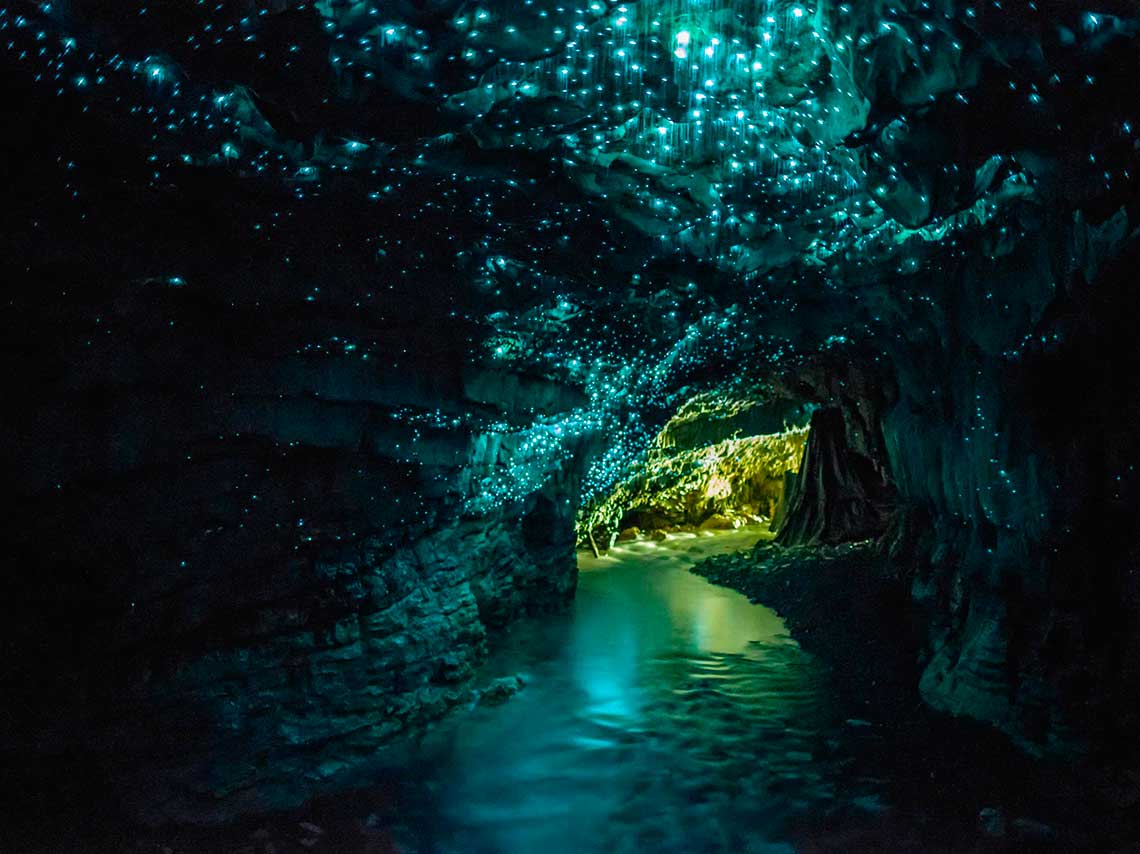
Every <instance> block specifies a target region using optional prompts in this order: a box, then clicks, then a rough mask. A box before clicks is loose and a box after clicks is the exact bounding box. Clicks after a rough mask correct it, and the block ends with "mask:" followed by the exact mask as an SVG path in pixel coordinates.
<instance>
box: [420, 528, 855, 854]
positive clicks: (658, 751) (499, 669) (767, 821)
mask: <svg viewBox="0 0 1140 854" xmlns="http://www.w3.org/2000/svg"><path fill="white" fill-rule="evenodd" d="M759 536H760V534H759V532H758V531H757V530H744V531H737V532H732V533H725V534H717V535H706V536H697V535H688V536H677V537H675V538H671V539H670V540H669V541H667V542H665V543H652V542H647V541H643V542H638V543H632V544H628V545H625V546H619V547H617V548H615V549H614V550H613V551H611V552H610V554H609V555H606V556H604V557H602V558H593V557H592V556H589V555H581V556H580V557H579V568H580V573H581V574H580V578H579V585H578V594H577V597H576V599H575V602H574V604H573V606H572V608H571V609H570V610H569V612H568V613H566V614H561V615H557V616H552V617H546V618H540V619H534V620H528V621H524V622H523V623H520V624H519V625H517V626H516V627H515V628H514V629H513V630H512V631H511V632H510V634H509V635H508V636H507V638H506V639H505V640H504V641H503V642H502V643H501V644H499V645H497V648H496V650H495V651H494V653H493V654H492V656H491V659H490V660H489V661H488V663H487V666H486V668H485V671H484V675H485V676H486V677H487V678H493V677H494V676H497V675H506V674H514V673H518V674H521V675H522V676H523V677H524V678H525V679H526V682H527V685H526V687H525V688H524V689H523V690H522V691H521V692H520V693H519V694H517V695H516V696H515V697H513V698H511V699H510V700H508V701H507V702H506V703H504V704H502V705H499V706H490V707H482V708H477V709H475V710H473V711H472V712H470V713H468V714H461V715H460V716H458V717H456V718H455V719H453V720H452V721H450V722H448V723H446V724H444V725H443V726H442V727H440V728H438V729H436V730H434V731H433V732H432V734H431V735H430V736H429V737H428V738H427V739H426V740H425V741H424V743H423V744H422V745H421V748H420V752H419V755H418V756H417V757H416V761H415V765H416V766H417V767H418V769H419V771H418V773H419V774H420V775H421V779H420V780H419V783H420V784H421V785H422V787H423V789H422V790H423V792H425V793H430V796H428V797H425V798H424V799H423V800H422V801H421V802H420V803H419V806H417V807H413V808H412V813H413V814H411V815H409V814H408V813H407V812H404V816H403V817H404V818H405V819H406V820H407V821H408V823H407V824H406V825H405V828H406V833H407V834H408V835H407V837H406V838H404V839H403V840H401V841H402V847H404V848H407V849H410V850H418V851H440V852H453V851H454V852H503V854H516V852H517V854H522V853H523V852H542V854H561V852H585V851H606V852H623V851H646V850H651V851H665V852H674V851H675V852H703V851H724V852H729V851H731V852H747V851H755V852H778V851H790V850H791V848H790V846H789V845H788V844H787V842H786V839H787V827H788V825H789V822H790V821H791V820H792V819H794V818H795V817H797V816H800V815H803V814H805V813H806V811H808V810H813V811H815V810H820V809H826V808H827V807H828V805H829V804H831V803H834V802H836V801H838V800H840V799H842V800H843V801H844V802H845V803H848V804H850V803H860V802H861V803H864V804H868V805H869V806H872V807H873V805H874V802H875V798H876V793H877V791H878V787H877V784H876V781H873V780H860V779H857V778H856V779H851V778H850V776H849V775H846V774H845V773H844V766H845V763H844V761H843V760H842V758H841V753H840V751H838V750H837V748H838V745H839V743H840V741H839V738H840V736H841V735H843V736H844V737H850V730H851V725H850V724H849V723H845V722H844V717H845V716H844V715H843V714H842V713H841V710H840V709H838V708H836V703H835V702H834V701H833V700H832V698H831V696H830V694H829V689H828V678H827V673H826V672H825V670H824V668H823V667H822V665H821V664H820V663H819V662H818V661H817V660H816V659H815V658H813V657H812V656H811V655H809V654H808V653H806V652H804V651H803V650H802V649H800V647H799V646H798V644H796V643H795V641H793V640H792V639H791V638H790V637H789V636H788V633H787V630H786V628H785V626H784V624H783V621H782V620H781V619H780V618H779V617H778V616H777V615H776V613H775V612H773V611H772V610H770V609H768V608H765V607H763V606H761V605H754V604H751V603H750V602H749V601H748V600H747V599H746V598H745V597H744V596H742V595H741V594H739V593H736V592H735V591H732V590H728V589H726V588H722V587H717V586H714V585H712V584H709V583H708V582H707V581H705V580H704V579H702V578H700V577H698V576H696V575H693V574H692V573H690V572H688V567H689V566H691V565H692V564H693V563H694V562H695V561H696V560H699V559H702V558H704V557H707V556H709V555H711V554H717V553H722V552H726V551H734V550H738V549H741V548H746V547H747V546H749V545H751V544H752V543H754V542H755V541H756V540H757V539H758V537H759Z"/></svg>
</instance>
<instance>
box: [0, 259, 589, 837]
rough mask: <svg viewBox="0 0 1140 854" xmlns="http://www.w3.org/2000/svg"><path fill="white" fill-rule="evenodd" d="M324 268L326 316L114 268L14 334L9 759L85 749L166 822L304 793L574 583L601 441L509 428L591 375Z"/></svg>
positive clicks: (442, 704) (557, 410) (140, 807)
mask: <svg viewBox="0 0 1140 854" xmlns="http://www.w3.org/2000/svg"><path fill="white" fill-rule="evenodd" d="M324 281H325V284H324V289H325V293H326V294H328V293H329V292H330V291H331V295H330V296H329V301H328V302H327V303H326V304H324V305H322V306H319V307H318V308H316V309H313V308H310V307H309V306H306V304H305V302H304V301H303V300H302V299H295V298H293V297H291V295H290V294H289V292H288V288H287V286H286V285H287V281H286V282H282V283H279V286H278V290H277V294H276V295H277V299H278V301H277V302H276V304H274V305H273V306H272V308H270V309H266V308H265V307H262V308H261V309H260V310H259V311H257V312H254V311H253V309H252V306H250V305H248V304H241V303H240V301H238V300H230V299H228V298H227V295H226V294H225V293H224V291H220V290H218V289H215V288H214V287H212V286H210V285H207V284H198V283H190V284H185V283H175V284H171V283H170V282H168V281H137V280H136V281H131V280H127V281H124V280H122V279H116V278H113V277H110V276H108V277H107V278H106V279H104V280H102V281H100V282H99V284H98V287H92V288H91V290H90V292H87V293H84V292H83V290H82V287H81V286H76V290H75V292H73V299H72V301H71V302H70V303H68V302H66V301H61V302H59V303H54V302H49V303H45V304H42V305H41V307H40V308H39V309H38V312H39V313H38V314H36V315H35V316H31V315H29V314H25V315H24V320H25V321H26V322H27V327H26V329H24V330H18V329H15V328H14V327H13V328H12V329H10V330H9V331H10V332H11V333H12V334H11V335H10V337H9V339H8V342H9V344H10V345H12V344H14V345H15V347H14V349H15V350H16V351H17V352H18V353H19V354H20V355H19V356H17V357H16V360H17V361H16V363H15V364H14V366H13V371H12V373H11V374H10V375H9V392H8V397H9V401H10V402H13V403H15V404H16V405H17V411H16V412H15V413H14V414H13V416H12V417H11V418H10V419H8V420H7V421H6V423H5V425H4V435H3V440H4V444H5V447H6V450H7V453H6V455H5V468H6V475H7V479H6V480H7V482H8V483H9V485H10V486H9V490H10V496H11V497H13V498H14V499H15V504H16V508H15V509H14V510H13V512H12V513H10V514H8V516H7V518H6V520H5V521H6V525H5V541H6V542H7V543H8V545H9V550H10V557H11V558H12V563H11V564H10V567H11V571H8V572H6V573H5V574H4V576H3V580H2V582H0V584H2V585H3V589H2V590H0V597H2V598H3V599H4V601H5V602H6V603H8V606H9V608H10V610H11V616H10V618H9V619H8V621H7V625H6V628H5V632H4V645H5V648H4V650H3V656H2V658H3V663H2V664H0V684H2V687H0V690H2V691H3V693H4V696H5V697H6V703H5V706H6V707H7V712H6V713H5V715H4V717H3V718H2V719H0V750H3V751H4V753H5V755H6V756H7V757H8V758H9V759H10V760H11V761H12V762H13V763H18V762H32V763H34V762H36V761H38V760H37V758H36V757H38V756H49V755H54V754H59V753H61V752H69V753H71V754H75V755H85V756H88V757H89V758H91V759H92V761H94V762H95V763H96V764H97V765H99V766H100V767H102V768H103V769H104V770H105V771H106V773H108V774H109V775H110V777H111V779H112V780H113V781H114V784H115V786H116V787H118V788H120V789H121V791H122V792H123V793H124V794H125V795H126V800H127V802H128V803H129V804H130V806H131V808H132V810H133V811H134V812H136V813H137V814H139V815H141V816H143V817H144V818H146V819H148V820H155V821H158V820H161V819H163V818H179V819H194V820H198V819H200V820H214V819H220V818H223V817H225V816H227V815H229V814H232V813H233V812H234V811H235V810H240V809H251V808H262V807H268V806H275V807H276V806H285V805H288V804H292V803H296V802H297V801H298V800H300V799H302V798H304V797H305V795H306V793H307V792H308V791H309V790H310V789H311V787H312V786H313V785H314V784H316V783H318V782H320V781H322V780H326V779H328V778H330V777H334V776H336V775H338V774H341V773H345V772H347V771H349V770H350V769H351V768H352V767H353V765H354V764H357V763H358V762H360V761H361V760H362V759H364V758H367V757H369V756H371V755H373V754H374V753H375V750H376V748H377V746H378V745H382V744H384V743H385V742H387V741H390V740H391V739H392V738H393V737H394V736H396V735H398V734H399V733H402V732H406V731H407V730H408V729H409V728H411V727H414V726H416V725H418V724H420V723H422V722H424V721H427V720H430V719H432V718H435V717H438V716H439V715H441V714H443V713H444V712H445V711H447V710H448V709H450V708H452V707H454V706H455V705H456V704H458V703H463V702H465V701H468V700H469V699H470V696H471V691H470V688H471V686H470V680H471V677H472V675H473V673H474V669H475V667H476V666H477V665H478V663H479V662H480V660H481V658H482V657H483V655H484V652H485V649H486V644H487V639H488V636H489V635H491V634H492V633H493V632H494V631H495V630H496V629H499V628H501V627H502V626H504V625H505V624H506V623H508V622H509V621H510V620H512V619H514V618H516V617H518V616H520V615H522V614H526V613H532V612H537V611H542V610H546V609H551V608H557V607H560V606H563V605H564V604H565V603H566V602H568V600H569V599H570V598H571V597H572V595H573V591H574V588H575V581H576V567H575V561H574V551H573V550H574V513H575V511H576V509H577V506H578V503H579V499H578V495H579V489H580V479H581V472H582V471H583V469H584V467H585V456H586V454H587V453H588V444H589V441H590V436H589V435H588V434H583V435H582V436H581V437H578V438H577V439H573V440H570V441H568V442H567V443H564V444H563V445H561V446H559V447H560V449H561V453H554V452H550V449H547V451H548V452H547V453H544V454H542V455H536V453H535V452H534V450H533V448H531V447H530V444H528V441H527V437H528V435H529V434H530V433H531V432H533V431H534V430H536V429H541V427H542V425H543V424H544V423H545V422H546V421H548V420H550V418H551V416H553V415H561V414H564V413H565V412H567V411H569V410H572V409H573V408H574V407H575V406H578V405H580V404H581V402H582V397H581V392H580V391H578V390H576V389H574V388H572V387H569V386H566V385H560V384H558V383H554V382H551V381H549V380H546V379H544V378H542V377H526V376H521V375H519V374H514V373H510V372H505V371H494V370H488V369H486V368H483V367H481V366H480V365H479V364H478V362H477V361H475V360H473V359H471V358H470V357H469V355H468V352H467V349H466V341H465V337H464V336H465V334H470V330H465V329H464V328H463V326H462V325H461V324H455V325H453V326H451V327H449V328H437V329H429V328H424V327H417V326H416V325H415V324H414V323H411V322H410V321H411V320H412V318H407V317H406V319H407V320H408V321H409V326H408V327H407V328H400V329H393V328H392V327H391V322H390V321H388V320H383V319H377V318H375V317H374V316H371V315H368V314H365V313H357V312H353V311H352V305H351V302H350V301H348V300H346V299H344V294H343V293H338V291H337V285H338V279H337V277H336V276H335V275H330V276H329V277H328V278H327V279H326V280H324ZM347 285H351V282H348V283H347ZM342 286H346V285H345V283H342ZM412 312H414V306H409V309H408V313H409V314H411V313H412ZM33 321H34V322H33ZM395 335H399V336H401V341H403V342H404V343H407V342H409V341H410V342H412V345H411V346H412V347H414V352H415V357H414V358H401V356H400V354H399V353H400V351H399V350H398V349H397V348H394V347H392V346H390V345H388V344H385V340H391V339H392V337H393V336H395ZM33 338H34V340H33ZM515 473H518V474H519V475H520V478H521V474H523V473H525V475H526V478H525V485H519V483H521V482H522V481H521V480H520V481H519V482H518V483H516V482H515V480H514V474H515ZM504 484H505V485H504ZM488 490H492V492H490V493H488Z"/></svg>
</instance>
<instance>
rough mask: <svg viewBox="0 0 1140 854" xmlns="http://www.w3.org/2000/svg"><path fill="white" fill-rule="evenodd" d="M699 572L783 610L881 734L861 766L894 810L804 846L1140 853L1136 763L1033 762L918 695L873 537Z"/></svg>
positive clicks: (898, 585)
mask: <svg viewBox="0 0 1140 854" xmlns="http://www.w3.org/2000/svg"><path fill="white" fill-rule="evenodd" d="M693 572H695V573H697V574H698V575H701V576H703V577H705V578H707V579H708V580H709V581H711V582H713V583H715V584H720V585H724V586H726V587H731V588H733V589H735V590H738V591H740V592H742V593H744V594H745V595H747V596H748V597H749V598H750V599H752V600H753V601H755V602H761V603H763V604H765V605H767V606H769V607H771V608H773V609H775V610H776V611H777V612H779V614H780V615H781V616H782V617H783V618H784V620H785V621H786V623H787V625H788V627H789V629H790V631H791V633H792V636H793V637H794V638H795V639H796V640H798V641H799V642H800V644H801V645H802V646H803V647H804V648H805V649H807V650H808V651H810V652H812V653H814V654H815V655H817V656H818V657H820V658H821V659H822V660H823V661H824V662H825V663H826V664H827V665H828V666H829V668H830V670H831V672H832V677H833V679H834V680H835V683H836V686H837V688H838V690H839V691H841V692H843V693H844V694H846V695H847V697H848V699H849V700H850V701H851V702H853V703H855V705H856V707H857V708H861V709H863V711H862V712H860V716H859V717H857V718H852V719H851V720H849V721H848V724H849V725H850V726H853V727H870V728H873V729H874V730H876V731H877V732H878V734H879V735H880V737H881V739H882V740H883V745H884V749H882V750H875V751H871V752H870V753H869V754H868V755H864V756H857V757H855V761H854V766H855V767H856V768H859V769H861V770H862V771H863V772H865V773H871V774H875V775H878V776H882V777H884V778H885V779H889V780H891V781H892V800H891V803H890V805H889V806H884V807H883V808H882V809H878V810H873V811H862V810H836V811H834V812H833V813H832V814H829V815H827V816H819V817H814V818H813V820H812V821H810V822H805V823H803V825H802V826H801V828H800V833H799V837H800V838H799V843H800V844H799V845H798V847H797V850H802V851H808V852H850V851H892V852H900V851H905V852H909V851H914V852H919V851H922V852H930V851H944V852H955V854H958V852H1026V851H1033V852H1090V851H1098V852H1099V851H1103V852H1114V854H1125V852H1136V851H1140V848H1137V847H1136V840H1137V839H1140V812H1138V810H1137V807H1140V777H1138V776H1137V775H1136V774H1135V773H1134V772H1131V771H1129V770H1128V768H1127V763H1124V762H1117V763H1107V762H1106V757H1104V756H1099V755H1098V756H1091V755H1090V756H1081V757H1073V758H1071V759H1070V760H1068V761H1063V760H1059V759H1048V760H1043V759H1035V758H1032V757H1031V756H1029V755H1028V754H1026V753H1025V752H1024V751H1023V750H1021V749H1020V748H1019V747H1018V746H1017V745H1016V744H1015V743H1014V742H1013V741H1012V740H1010V739H1009V738H1008V737H1007V736H1006V735H1004V734H1002V733H1000V732H999V731H997V730H995V729H993V728H992V727H988V726H985V725H982V724H979V723H978V722H976V721H972V720H969V719H967V718H955V717H951V716H949V715H944V714H940V713H938V712H936V711H934V710H932V709H931V708H930V707H929V706H927V705H926V704H924V703H923V702H922V701H921V699H920V696H919V692H918V680H919V674H920V671H921V667H920V663H921V661H922V659H923V648H922V647H923V643H922V634H921V621H920V619H919V618H918V616H917V615H916V614H915V613H914V608H913V606H912V605H911V604H910V598H909V592H908V587H907V585H906V583H905V580H904V576H903V574H902V573H901V572H900V569H899V567H897V566H895V565H893V564H892V563H891V562H890V561H889V560H887V559H886V558H885V557H884V556H883V555H882V552H881V550H880V549H879V548H878V547H877V546H876V544H875V543H874V542H871V541H867V542H863V543H852V544H846V545H841V546H823V547H809V546H799V547H790V548H785V547H781V546H779V545H776V544H773V543H771V542H766V541H762V542H760V543H757V545H756V546H755V547H754V548H753V549H751V550H749V551H744V552H739V553H736V554H729V555H720V556H716V557H713V558H709V559H708V560H705V561H703V562H702V563H700V564H698V565H697V566H695V567H694V568H693Z"/></svg>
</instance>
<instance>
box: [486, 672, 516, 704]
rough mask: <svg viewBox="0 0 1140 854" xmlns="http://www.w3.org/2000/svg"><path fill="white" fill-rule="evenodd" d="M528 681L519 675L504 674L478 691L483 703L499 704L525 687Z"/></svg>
mask: <svg viewBox="0 0 1140 854" xmlns="http://www.w3.org/2000/svg"><path fill="white" fill-rule="evenodd" d="M525 685H526V682H525V681H524V680H523V678H522V677H521V676H519V675H517V674H516V675H514V676H503V677H500V678H499V679H496V680H495V681H494V682H492V683H491V684H490V685H488V686H487V687H486V688H484V689H483V690H481V691H479V692H478V702H479V704H481V705H484V704H485V705H497V704H498V703H502V702H505V701H506V700H509V699H510V698H511V697H513V696H514V695H515V694H517V693H518V692H519V691H521V690H522V689H523V686H525Z"/></svg>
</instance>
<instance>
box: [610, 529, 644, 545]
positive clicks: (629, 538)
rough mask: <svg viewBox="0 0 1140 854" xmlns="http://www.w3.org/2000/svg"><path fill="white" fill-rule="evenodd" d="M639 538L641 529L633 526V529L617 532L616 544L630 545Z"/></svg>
mask: <svg viewBox="0 0 1140 854" xmlns="http://www.w3.org/2000/svg"><path fill="white" fill-rule="evenodd" d="M640 536H641V529H640V528H638V527H637V526H636V525H634V526H633V527H630V528H623V529H622V530H621V531H619V532H618V535H617V540H616V542H619V543H631V542H633V541H634V540H636V539H638V538H639V537H640Z"/></svg>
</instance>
